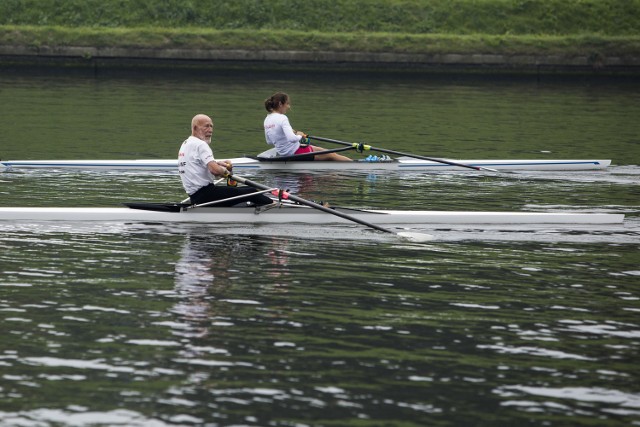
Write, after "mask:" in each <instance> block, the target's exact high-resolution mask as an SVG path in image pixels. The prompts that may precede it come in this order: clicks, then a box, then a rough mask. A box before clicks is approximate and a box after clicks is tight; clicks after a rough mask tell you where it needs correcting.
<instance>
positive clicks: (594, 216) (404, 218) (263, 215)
mask: <svg viewBox="0 0 640 427" xmlns="http://www.w3.org/2000/svg"><path fill="white" fill-rule="evenodd" d="M129 206H135V207H136V208H130V207H118V208H78V207H75V208H73V207H66V208H65V207H46V208H36V207H4V208H0V221H20V222H36V221H70V222H75V221H82V222H84V221H102V222H107V221H114V222H141V223H165V222H167V223H174V222H175V223H209V224H230V223H233V224H260V223H273V224H284V223H307V224H334V223H345V222H349V220H348V219H345V218H341V217H338V216H336V215H332V214H330V213H326V212H323V211H320V210H317V209H313V208H310V207H307V206H301V205H297V204H282V205H280V206H278V207H270V208H254V207H231V208H229V207H197V208H189V207H188V205H180V204H131V205H129ZM334 209H335V211H337V212H341V213H344V214H346V215H348V216H349V217H352V218H356V219H359V220H361V221H367V222H371V223H374V224H398V225H401V224H423V225H431V224H447V225H455V224H527V225H534V224H564V225H578V224H620V223H622V222H623V220H624V214H609V213H571V212H558V213H556V212H469V211H402V210H372V209H349V208H334Z"/></svg>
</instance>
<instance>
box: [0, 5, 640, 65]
mask: <svg viewBox="0 0 640 427" xmlns="http://www.w3.org/2000/svg"><path fill="white" fill-rule="evenodd" d="M0 45H3V46H22V47H27V48H28V49H29V50H30V51H33V52H38V51H39V50H40V49H41V48H43V47H47V48H53V50H55V49H56V48H62V47H67V46H74V47H98V48H109V47H116V48H142V49H165V50H168V49H182V50H189V49H244V50H249V51H256V50H278V51H309V52H317V51H331V52H370V53H384V52H389V53H396V54H469V55H471V54H489V55H490V54H496V55H547V56H548V55H560V56H564V57H567V58H575V57H583V58H590V61H591V60H593V62H594V63H597V62H599V61H600V60H601V59H602V58H606V57H607V56H609V57H610V56H616V57H637V56H640V0H448V1H442V0H269V1H264V0H235V1H227V0H209V1H195V0H162V1H161V0H137V1H128V0H65V1H60V0H3V1H2V2H0ZM49 50H50V51H51V50H52V49H49ZM600 62H601V61H600Z"/></svg>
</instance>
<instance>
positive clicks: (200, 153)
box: [178, 136, 215, 195]
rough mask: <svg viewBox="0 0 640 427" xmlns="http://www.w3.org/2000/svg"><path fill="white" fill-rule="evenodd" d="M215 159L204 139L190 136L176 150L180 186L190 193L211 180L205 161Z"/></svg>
mask: <svg viewBox="0 0 640 427" xmlns="http://www.w3.org/2000/svg"><path fill="white" fill-rule="evenodd" d="M213 160H215V159H214V158H213V152H212V151H211V147H209V144H207V143H206V142H205V141H203V140H201V139H200V138H196V137H195V136H190V137H189V138H187V139H186V141H184V142H183V143H182V146H181V147H180V151H179V152H178V172H180V179H181V180H182V186H183V187H184V191H186V192H187V194H189V195H191V194H193V193H195V192H196V191H198V190H199V189H201V188H202V187H205V186H207V185H209V184H211V183H212V182H213V180H212V179H211V177H212V175H211V172H209V168H207V163H209V162H211V161H213Z"/></svg>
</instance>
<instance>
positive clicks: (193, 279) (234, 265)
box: [171, 233, 288, 337]
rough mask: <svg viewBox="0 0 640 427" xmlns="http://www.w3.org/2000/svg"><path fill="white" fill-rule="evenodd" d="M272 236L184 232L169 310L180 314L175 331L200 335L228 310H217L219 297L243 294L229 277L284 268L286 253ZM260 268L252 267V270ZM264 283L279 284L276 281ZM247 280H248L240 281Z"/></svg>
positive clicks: (232, 296) (204, 334) (189, 334)
mask: <svg viewBox="0 0 640 427" xmlns="http://www.w3.org/2000/svg"><path fill="white" fill-rule="evenodd" d="M271 240H272V238H271V237H263V236H237V235H236V236H233V238H230V237H227V236H225V235H220V234H206V233H205V234H201V235H198V234H193V233H190V234H187V235H186V237H185V242H184V245H183V247H182V250H181V251H180V259H179V260H178V262H177V263H176V266H175V298H176V299H177V301H176V303H175V305H174V306H173V308H172V309H171V312H172V313H175V314H177V315H178V316H179V320H180V324H179V325H178V326H176V328H175V330H174V333H175V334H177V335H181V336H185V337H203V336H206V335H207V334H208V331H209V328H210V326H211V324H212V321H214V320H215V319H216V318H221V317H225V316H226V315H227V313H220V312H217V311H216V310H215V309H214V307H215V304H214V302H215V301H217V300H221V299H225V298H229V299H242V297H241V296H239V295H237V294H236V292H242V291H234V290H233V288H232V286H233V277H235V276H238V275H239V274H253V275H255V276H256V277H257V278H259V277H260V275H263V276H264V277H267V276H268V275H269V274H267V275H266V276H265V275H264V274H263V273H264V272H265V271H267V272H279V271H282V270H286V268H287V267H286V265H287V261H288V255H287V251H286V248H285V247H283V244H285V243H282V242H287V241H288V239H279V240H278V241H277V242H273V241H271ZM238 260H243V261H242V262H243V263H245V264H246V263H247V262H249V261H247V260H260V265H256V264H255V263H252V264H251V265H249V264H247V265H244V264H243V265H238ZM256 269H257V270H258V271H254V270H256ZM269 282H270V283H268V284H266V286H267V287H272V286H276V287H279V286H280V283H272V279H270V280H269ZM243 283H246V282H243ZM264 286H265V284H261V283H256V287H255V289H254V290H255V291H256V292H260V289H261V288H262V289H264Z"/></svg>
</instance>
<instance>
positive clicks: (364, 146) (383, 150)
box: [309, 135, 498, 172]
mask: <svg viewBox="0 0 640 427" xmlns="http://www.w3.org/2000/svg"><path fill="white" fill-rule="evenodd" d="M309 138H311V139H315V140H318V141H325V142H332V143H334V144H342V145H350V146H353V147H354V148H355V149H356V150H357V151H360V152H362V150H363V149H364V150H373V151H379V152H381V153H388V154H394V155H396V156H407V157H413V158H414V159H420V160H429V161H431V162H437V163H444V164H447V165H451V166H459V167H461V168H469V169H473V170H477V171H479V170H483V169H485V170H489V171H491V172H498V171H497V170H495V169H491V168H483V167H480V166H473V165H465V164H463V163H456V162H452V161H449V160H444V159H436V158H433V157H425V156H420V155H417V154H411V153H403V152H401V151H394V150H387V149H386V148H379V147H373V146H371V145H367V144H363V143H351V142H346V141H339V140H337V139H330V138H323V137H321V136H311V135H309Z"/></svg>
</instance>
